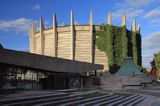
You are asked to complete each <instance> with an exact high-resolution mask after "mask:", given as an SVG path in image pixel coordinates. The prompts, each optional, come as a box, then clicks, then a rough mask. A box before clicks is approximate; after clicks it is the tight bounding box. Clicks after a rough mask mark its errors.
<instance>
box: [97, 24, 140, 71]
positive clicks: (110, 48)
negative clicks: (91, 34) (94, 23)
mask: <svg viewBox="0 0 160 106" xmlns="http://www.w3.org/2000/svg"><path fill="white" fill-rule="evenodd" d="M137 36H138V37H139V38H137ZM96 45H97V47H98V49H100V50H102V51H104V52H105V53H106V55H107V57H108V65H109V70H110V72H111V73H115V72H117V71H118V69H119V68H120V66H121V63H122V61H123V59H124V58H125V57H129V56H130V57H133V60H134V62H135V63H136V64H137V62H139V63H141V60H139V61H138V59H139V58H140V57H141V35H140V34H139V35H137V33H136V32H131V31H129V30H127V29H126V26H122V27H117V26H113V25H108V24H106V25H105V24H102V25H101V27H100V30H99V31H97V33H96ZM137 45H138V46H140V47H139V48H137ZM137 52H138V54H137ZM140 59H141V58H140Z"/></svg>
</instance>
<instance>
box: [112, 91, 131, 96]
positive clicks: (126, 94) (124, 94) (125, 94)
mask: <svg viewBox="0 0 160 106" xmlns="http://www.w3.org/2000/svg"><path fill="white" fill-rule="evenodd" d="M114 94H115V95H119V96H125V97H128V96H131V95H133V94H132V93H124V92H123V93H114Z"/></svg>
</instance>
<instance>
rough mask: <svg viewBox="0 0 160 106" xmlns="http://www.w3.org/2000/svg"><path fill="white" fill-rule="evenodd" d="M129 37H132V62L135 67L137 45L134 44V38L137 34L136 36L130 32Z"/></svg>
mask: <svg viewBox="0 0 160 106" xmlns="http://www.w3.org/2000/svg"><path fill="white" fill-rule="evenodd" d="M131 36H132V38H131V39H132V41H131V42H132V47H133V48H132V49H133V56H132V57H133V61H134V63H135V64H136V65H137V60H138V59H137V43H136V36H137V34H136V32H131Z"/></svg>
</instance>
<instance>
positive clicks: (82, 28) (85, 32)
mask: <svg viewBox="0 0 160 106" xmlns="http://www.w3.org/2000/svg"><path fill="white" fill-rule="evenodd" d="M53 30H54V29H46V30H44V55H47V56H54V55H53V54H54V52H55V51H54V49H53V48H54V46H55V43H54V40H53V39H54V36H55V35H54V33H53ZM97 30H99V26H93V37H94V38H93V39H95V38H96V37H95V33H96V31H97ZM56 31H57V41H56V43H57V51H56V52H57V57H60V58H65V59H71V57H72V52H71V51H72V49H71V47H72V42H71V41H72V36H71V28H70V26H63V27H58V28H57V29H56ZM91 37H92V35H91V33H90V26H89V25H76V26H74V46H73V50H74V54H75V56H74V57H75V60H78V61H85V62H91V61H90V60H91V59H90V58H91V52H92V53H93V54H94V55H93V59H94V63H96V64H102V65H104V70H108V60H107V56H106V53H105V52H103V51H101V50H99V49H98V48H97V47H96V45H95V44H93V46H94V47H93V48H94V49H93V50H92V49H91V40H92V39H91ZM34 41H35V42H34V44H35V50H33V51H34V53H36V54H40V53H41V52H40V51H41V47H40V46H41V45H40V33H39V32H36V34H35V40H34ZM30 43H31V42H30Z"/></svg>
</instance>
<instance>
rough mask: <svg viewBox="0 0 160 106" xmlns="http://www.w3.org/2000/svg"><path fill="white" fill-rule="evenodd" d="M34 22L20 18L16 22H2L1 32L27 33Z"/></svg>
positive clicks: (0, 23) (0, 22)
mask: <svg viewBox="0 0 160 106" xmlns="http://www.w3.org/2000/svg"><path fill="white" fill-rule="evenodd" d="M31 23H32V20H31V19H26V18H19V19H15V20H0V30H1V31H11V30H12V31H16V32H27V31H28V29H29V27H30V26H31Z"/></svg>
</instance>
